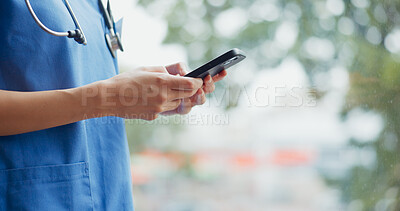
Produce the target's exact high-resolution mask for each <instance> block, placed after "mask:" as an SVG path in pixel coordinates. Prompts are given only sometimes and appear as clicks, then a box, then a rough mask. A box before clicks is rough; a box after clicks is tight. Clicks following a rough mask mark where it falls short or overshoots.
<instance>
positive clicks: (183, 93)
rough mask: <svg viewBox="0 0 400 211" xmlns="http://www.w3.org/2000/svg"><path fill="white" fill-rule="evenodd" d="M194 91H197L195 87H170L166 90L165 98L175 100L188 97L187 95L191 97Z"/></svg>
mask: <svg viewBox="0 0 400 211" xmlns="http://www.w3.org/2000/svg"><path fill="white" fill-rule="evenodd" d="M196 92H197V90H196V89H193V90H174V89H171V90H169V91H168V95H167V100H168V101H173V100H177V99H184V98H189V97H192V96H193V95H195V94H196Z"/></svg>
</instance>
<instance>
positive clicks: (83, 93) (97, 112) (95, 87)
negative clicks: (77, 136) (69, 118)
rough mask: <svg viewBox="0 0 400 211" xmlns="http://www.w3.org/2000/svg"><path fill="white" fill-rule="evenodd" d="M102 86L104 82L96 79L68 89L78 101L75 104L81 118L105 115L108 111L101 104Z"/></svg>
mask: <svg viewBox="0 0 400 211" xmlns="http://www.w3.org/2000/svg"><path fill="white" fill-rule="evenodd" d="M104 87H105V84H104V83H103V81H98V82H95V83H92V84H88V85H86V86H82V87H78V88H74V89H71V90H69V92H70V93H71V94H72V95H73V96H74V99H76V100H77V102H78V103H79V105H77V106H78V108H79V109H78V110H79V111H80V112H79V113H80V114H79V115H81V116H82V119H91V118H96V117H103V116H107V114H108V113H109V112H108V111H107V109H106V108H105V107H104V106H102V101H103V100H102V89H104Z"/></svg>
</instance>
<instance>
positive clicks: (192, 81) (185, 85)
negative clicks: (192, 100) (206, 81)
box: [167, 75, 203, 90]
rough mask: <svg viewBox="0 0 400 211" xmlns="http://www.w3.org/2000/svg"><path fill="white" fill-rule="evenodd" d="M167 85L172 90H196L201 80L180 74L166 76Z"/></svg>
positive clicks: (201, 82) (200, 84) (201, 83)
mask: <svg viewBox="0 0 400 211" xmlns="http://www.w3.org/2000/svg"><path fill="white" fill-rule="evenodd" d="M167 83H168V87H170V88H171V89H174V90H197V89H199V88H200V87H201V86H202V85H203V81H202V80H201V79H199V78H189V77H182V76H172V75H170V76H169V77H168V81H167Z"/></svg>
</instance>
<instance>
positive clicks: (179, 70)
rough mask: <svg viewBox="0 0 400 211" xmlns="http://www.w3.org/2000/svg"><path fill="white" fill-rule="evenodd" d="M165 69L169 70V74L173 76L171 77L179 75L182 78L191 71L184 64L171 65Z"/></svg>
mask: <svg viewBox="0 0 400 211" xmlns="http://www.w3.org/2000/svg"><path fill="white" fill-rule="evenodd" d="M165 68H166V69H167V71H168V73H169V74H171V75H176V74H178V75H181V76H184V75H186V74H187V72H188V69H189V68H188V66H187V65H186V64H185V63H183V62H179V63H176V64H171V65H168V66H166V67H165Z"/></svg>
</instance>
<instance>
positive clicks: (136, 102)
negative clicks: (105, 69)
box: [98, 67, 203, 120]
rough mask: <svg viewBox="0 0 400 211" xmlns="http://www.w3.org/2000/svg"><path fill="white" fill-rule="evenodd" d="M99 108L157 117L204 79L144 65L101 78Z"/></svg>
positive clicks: (133, 116)
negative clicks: (173, 73) (106, 78)
mask: <svg viewBox="0 0 400 211" xmlns="http://www.w3.org/2000/svg"><path fill="white" fill-rule="evenodd" d="M100 84H101V85H100V88H99V96H100V98H99V99H100V101H101V102H99V105H100V106H99V108H98V109H99V110H100V111H101V113H102V114H105V115H113V116H119V117H124V118H130V119H137V118H139V119H145V120H154V119H156V118H157V116H158V114H159V113H162V112H165V111H170V110H175V109H176V108H178V106H179V105H180V104H181V99H186V98H190V97H191V96H193V95H194V94H195V93H196V92H197V90H199V89H200V88H201V86H202V84H203V82H202V80H201V79H193V78H186V77H181V76H174V75H171V74H169V73H168V71H167V69H166V68H164V67H142V68H137V69H136V70H133V71H129V72H125V73H122V74H120V75H117V76H115V77H113V78H110V79H108V80H105V81H102V82H101V83H100Z"/></svg>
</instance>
